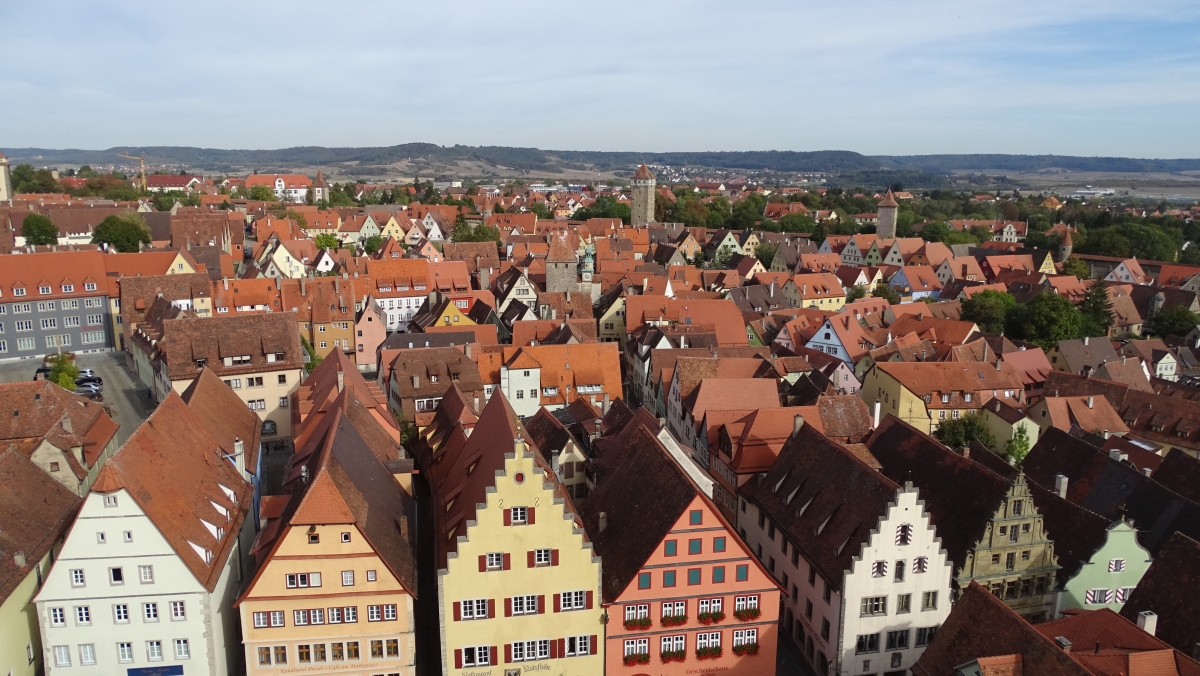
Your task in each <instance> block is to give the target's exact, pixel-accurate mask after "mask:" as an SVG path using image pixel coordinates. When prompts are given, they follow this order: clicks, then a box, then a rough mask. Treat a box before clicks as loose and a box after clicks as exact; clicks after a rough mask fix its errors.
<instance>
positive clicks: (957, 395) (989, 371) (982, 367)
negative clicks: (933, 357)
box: [875, 361, 1024, 408]
mask: <svg viewBox="0 0 1200 676" xmlns="http://www.w3.org/2000/svg"><path fill="white" fill-rule="evenodd" d="M875 368H877V369H879V370H880V371H883V372H884V373H886V374H888V375H890V376H892V377H893V378H895V379H896V380H898V381H899V382H900V384H902V385H904V387H906V388H907V389H908V390H909V391H911V392H912V393H913V394H915V395H917V396H925V395H929V397H930V401H929V403H927V404H926V407H927V408H979V407H980V406H982V405H983V404H984V401H985V394H986V399H991V398H992V397H993V396H999V397H1004V392H1005V391H1006V390H1015V392H1016V394H1018V395H1019V393H1020V392H1021V391H1022V390H1023V387H1024V385H1023V383H1022V382H1021V376H1020V374H1019V373H1018V372H1017V369H1016V368H1015V367H1014V366H1012V365H1011V364H1006V363H1004V362H1002V361H997V362H995V363H989V362H878V363H876V364H875ZM993 390H995V392H996V394H994V395H993V394H992V391H993ZM964 393H972V394H974V395H975V396H973V397H972V400H971V401H970V402H967V401H965V400H964V398H963V396H962V395H963V394H964ZM942 394H949V395H950V401H949V402H947V403H943V402H942V400H941V395H942ZM1005 401H1006V402H1007V403H1010V404H1016V403H1018V401H1019V400H1017V399H1015V398H1014V399H1013V400H1012V401H1009V400H1008V398H1005Z"/></svg>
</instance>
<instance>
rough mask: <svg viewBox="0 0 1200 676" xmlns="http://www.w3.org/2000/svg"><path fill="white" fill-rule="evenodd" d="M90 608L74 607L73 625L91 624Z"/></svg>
mask: <svg viewBox="0 0 1200 676" xmlns="http://www.w3.org/2000/svg"><path fill="white" fill-rule="evenodd" d="M91 623H92V608H91V606H75V624H91Z"/></svg>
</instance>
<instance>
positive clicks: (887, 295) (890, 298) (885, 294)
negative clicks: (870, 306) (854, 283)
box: [871, 282, 900, 305]
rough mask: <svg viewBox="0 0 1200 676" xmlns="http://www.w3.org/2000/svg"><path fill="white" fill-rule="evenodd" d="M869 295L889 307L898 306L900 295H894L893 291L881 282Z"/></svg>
mask: <svg viewBox="0 0 1200 676" xmlns="http://www.w3.org/2000/svg"><path fill="white" fill-rule="evenodd" d="M871 295H872V296H875V297H876V298H882V299H884V300H886V301H887V302H888V303H890V304H891V305H899V304H900V294H898V293H896V290H895V289H893V288H892V287H890V286H888V285H887V284H885V283H883V282H880V283H879V284H876V285H875V290H874V291H872V292H871Z"/></svg>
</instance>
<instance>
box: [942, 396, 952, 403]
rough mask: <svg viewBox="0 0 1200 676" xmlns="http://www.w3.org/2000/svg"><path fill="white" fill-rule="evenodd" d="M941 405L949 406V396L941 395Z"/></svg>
mask: <svg viewBox="0 0 1200 676" xmlns="http://www.w3.org/2000/svg"><path fill="white" fill-rule="evenodd" d="M942 403H943V404H949V403H950V395H949V394H943V395H942Z"/></svg>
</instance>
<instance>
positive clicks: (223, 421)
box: [181, 369, 262, 474]
mask: <svg viewBox="0 0 1200 676" xmlns="http://www.w3.org/2000/svg"><path fill="white" fill-rule="evenodd" d="M181 396H182V397H183V400H184V402H186V403H187V405H188V408H189V409H190V410H191V411H192V413H193V414H195V416H196V417H197V418H198V419H199V420H200V422H201V424H203V425H204V427H205V429H207V430H208V431H209V434H211V435H212V437H213V439H215V440H216V441H217V443H218V444H219V445H220V446H221V450H222V451H223V452H224V453H226V454H228V455H230V456H232V455H233V454H234V453H236V452H237V449H236V444H235V441H241V442H242V446H243V448H244V449H245V453H246V455H245V467H246V469H247V470H248V471H249V472H250V473H252V474H257V473H258V443H259V437H260V434H261V433H262V421H261V420H259V417H258V416H257V415H256V414H255V413H254V411H251V410H250V409H249V408H247V407H246V402H244V401H242V399H241V397H239V396H237V393H236V392H234V391H233V390H232V389H231V388H230V387H229V386H228V385H226V384H225V383H224V382H222V381H221V379H220V378H218V377H217V376H216V375H214V374H213V372H212V370H211V369H201V370H200V375H198V376H197V377H196V379H195V380H193V381H192V383H191V384H190V385H188V387H187V389H186V390H184V391H183V394H182V395H181Z"/></svg>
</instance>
